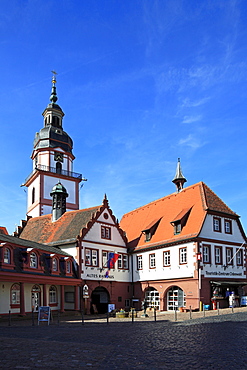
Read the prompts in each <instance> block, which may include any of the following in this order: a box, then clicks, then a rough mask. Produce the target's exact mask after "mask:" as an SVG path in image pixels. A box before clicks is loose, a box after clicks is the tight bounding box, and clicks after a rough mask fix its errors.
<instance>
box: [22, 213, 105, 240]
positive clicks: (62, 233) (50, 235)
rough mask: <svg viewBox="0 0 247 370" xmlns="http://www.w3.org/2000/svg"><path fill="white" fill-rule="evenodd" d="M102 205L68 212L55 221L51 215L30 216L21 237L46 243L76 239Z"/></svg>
mask: <svg viewBox="0 0 247 370" xmlns="http://www.w3.org/2000/svg"><path fill="white" fill-rule="evenodd" d="M101 207H102V206H96V207H92V208H86V209H81V210H77V211H70V212H66V213H64V214H63V215H62V216H61V217H60V218H59V219H58V220H57V221H55V222H52V220H51V215H45V216H40V217H34V218H30V219H29V220H28V222H27V224H26V226H25V227H24V230H23V231H22V233H21V236H20V237H21V238H22V239H27V240H33V241H37V242H39V243H44V244H47V243H55V242H58V243H59V242H65V241H72V240H75V239H76V238H77V236H78V235H80V233H81V230H82V229H83V228H86V227H87V224H88V222H89V221H90V220H91V219H92V218H93V216H94V215H95V214H96V213H97V212H98V211H100V209H101Z"/></svg>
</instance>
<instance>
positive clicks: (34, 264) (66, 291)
mask: <svg viewBox="0 0 247 370" xmlns="http://www.w3.org/2000/svg"><path fill="white" fill-rule="evenodd" d="M80 285H81V281H80V279H79V277H78V271H77V265H76V263H75V260H74V258H73V257H72V256H71V255H69V254H68V253H66V252H63V251H62V250H60V249H58V248H54V247H49V246H47V245H42V244H39V243H36V242H32V241H29V240H24V239H19V238H16V237H14V236H10V235H8V233H7V231H6V229H5V228H1V229H0V287H1V289H0V315H2V314H7V313H9V312H11V313H12V314H20V315H25V314H26V313H29V312H32V311H34V312H36V311H38V308H39V306H48V305H49V306H50V307H51V310H60V311H61V312H64V310H66V309H73V310H78V309H79V306H80Z"/></svg>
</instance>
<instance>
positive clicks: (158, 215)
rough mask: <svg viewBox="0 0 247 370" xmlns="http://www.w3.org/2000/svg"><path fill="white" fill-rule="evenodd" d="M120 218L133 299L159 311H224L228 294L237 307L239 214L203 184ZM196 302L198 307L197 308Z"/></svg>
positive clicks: (241, 267)
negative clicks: (215, 307)
mask: <svg viewBox="0 0 247 370" xmlns="http://www.w3.org/2000/svg"><path fill="white" fill-rule="evenodd" d="M173 182H174V183H175V185H176V186H177V192H176V193H173V194H170V195H168V196H166V197H164V198H161V199H158V200H156V201H154V202H151V203H149V204H147V205H145V206H143V207H140V208H137V209H135V210H133V211H131V212H129V213H127V214H125V215H124V216H123V218H122V220H121V222H120V225H121V228H122V229H123V230H125V232H126V236H127V238H128V247H129V252H130V257H131V259H132V265H133V271H132V273H133V281H134V287H135V288H134V293H133V294H134V297H138V298H139V301H141V300H143V299H146V301H147V302H148V304H149V306H151V307H156V308H157V309H159V310H178V309H179V307H186V308H187V309H188V308H190V307H191V308H192V309H193V310H197V309H200V306H201V305H202V304H205V305H210V306H211V307H212V305H213V304H214V303H217V304H218V305H219V307H228V305H229V299H228V296H229V293H228V292H229V291H230V292H232V291H234V293H235V297H236V302H237V304H238V302H239V303H240V299H241V296H243V295H244V294H245V293H244V286H245V285H246V283H247V282H246V265H245V258H246V255H245V245H246V244H245V243H246V236H245V233H244V231H243V228H242V225H241V223H240V220H239V216H238V215H237V214H236V213H235V212H233V211H232V210H231V209H230V208H229V207H227V205H226V204H225V203H224V202H223V201H222V200H221V199H220V198H219V197H218V196H217V195H216V194H215V193H214V192H213V191H212V190H211V189H210V188H209V187H208V186H207V185H206V184H204V183H203V182H199V183H197V184H195V185H192V186H189V187H187V188H183V184H184V183H185V182H186V179H185V178H184V177H183V175H182V172H181V167H180V162H179V163H178V168H177V173H176V176H175V179H174V180H173ZM200 302H201V304H200Z"/></svg>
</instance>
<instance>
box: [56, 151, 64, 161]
mask: <svg viewBox="0 0 247 370" xmlns="http://www.w3.org/2000/svg"><path fill="white" fill-rule="evenodd" d="M54 159H55V161H58V162H63V153H60V152H55V153H54Z"/></svg>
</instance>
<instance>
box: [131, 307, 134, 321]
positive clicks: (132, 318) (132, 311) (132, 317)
mask: <svg viewBox="0 0 247 370" xmlns="http://www.w3.org/2000/svg"><path fill="white" fill-rule="evenodd" d="M131 320H132V322H134V310H133V309H132V310H131Z"/></svg>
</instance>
